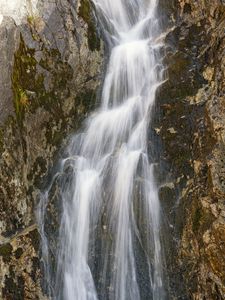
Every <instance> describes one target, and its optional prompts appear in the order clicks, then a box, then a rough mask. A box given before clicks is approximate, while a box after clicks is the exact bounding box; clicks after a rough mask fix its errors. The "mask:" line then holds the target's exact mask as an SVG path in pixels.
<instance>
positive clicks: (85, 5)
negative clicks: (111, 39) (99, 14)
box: [78, 0, 100, 51]
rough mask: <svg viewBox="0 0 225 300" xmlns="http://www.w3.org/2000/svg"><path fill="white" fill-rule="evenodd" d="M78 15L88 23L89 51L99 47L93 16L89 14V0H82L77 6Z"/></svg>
mask: <svg viewBox="0 0 225 300" xmlns="http://www.w3.org/2000/svg"><path fill="white" fill-rule="evenodd" d="M78 15H79V16H80V17H81V18H82V19H83V20H84V21H85V22H86V23H87V25H88V46H89V48H90V50H91V51H95V50H99V49H100V39H99V37H98V34H97V31H96V27H95V23H94V22H93V17H92V15H91V4H90V1H89V0H82V1H81V5H80V8H79V12H78Z"/></svg>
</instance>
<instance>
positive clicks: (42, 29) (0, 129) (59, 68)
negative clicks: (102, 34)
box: [0, 0, 103, 300]
mask: <svg viewBox="0 0 225 300" xmlns="http://www.w3.org/2000/svg"><path fill="white" fill-rule="evenodd" d="M21 2H23V3H21ZM1 3H2V1H0V4H1ZM26 3H27V2H26V1H20V4H21V5H25V4H26ZM3 4H4V5H5V6H4V10H1V12H2V14H3V15H5V17H4V18H2V17H1V24H0V68H1V72H0V153H1V158H0V299H7V300H11V299H12V300H15V299H16V300H20V299H45V296H44V295H43V292H42V288H41V279H42V275H41V268H40V259H39V257H40V253H39V249H40V247H39V243H40V237H39V233H38V230H37V225H36V218H35V208H36V205H37V202H38V195H39V190H40V188H43V187H44V183H45V179H46V176H47V174H48V172H49V170H50V169H51V167H52V165H53V162H54V160H55V159H56V154H57V153H59V150H60V148H61V147H62V145H63V144H64V142H65V141H66V138H68V137H69V134H70V133H72V132H73V131H74V130H76V129H77V128H78V127H79V126H80V124H81V121H82V120H83V119H84V118H85V116H86V115H87V113H88V112H89V111H90V110H92V109H93V107H95V105H96V92H97V90H98V87H99V84H100V74H101V71H102V61H103V47H102V42H101V41H100V39H99V37H98V33H97V32H96V30H95V20H94V15H93V12H92V9H91V5H90V2H89V1H87V0H84V1H81V2H80V1H72V0H71V1H69V0H55V1H44V0H39V1H35V9H33V10H32V9H31V8H30V7H27V10H26V6H24V7H22V6H21V10H20V11H18V10H16V12H15V14H13V13H12V12H11V11H7V9H6V8H7V7H6V4H5V3H3ZM15 4H16V1H15ZM19 12H22V13H23V14H21V15H20V16H17V15H16V13H18V14H19ZM58 155H60V154H58Z"/></svg>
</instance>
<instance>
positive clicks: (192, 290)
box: [156, 0, 225, 300]
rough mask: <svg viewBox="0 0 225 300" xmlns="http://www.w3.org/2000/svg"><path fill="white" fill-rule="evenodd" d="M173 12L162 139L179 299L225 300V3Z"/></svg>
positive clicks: (187, 5) (177, 6) (182, 4)
mask: <svg viewBox="0 0 225 300" xmlns="http://www.w3.org/2000/svg"><path fill="white" fill-rule="evenodd" d="M167 5H168V4H167ZM168 6H169V7H168V9H169V11H170V12H171V14H169V15H168V17H169V22H168V23H169V24H170V25H169V26H170V29H171V31H170V33H169V34H168V35H167V37H166V45H167V50H166V57H165V65H166V66H167V67H168V69H167V77H168V81H167V82H166V84H165V85H164V86H163V87H162V88H161V90H160V92H159V97H158V98H159V100H158V110H159V111H160V120H159V121H158V123H157V128H156V131H157V134H158V135H159V136H160V137H161V139H162V153H161V158H162V160H163V163H164V165H165V166H166V168H167V171H168V173H167V183H166V184H165V185H164V186H163V187H162V188H161V199H162V202H163V205H164V208H165V209H166V210H167V216H168V218H169V222H170V224H171V228H172V229H171V230H170V240H171V241H170V243H169V247H168V248H169V250H168V251H170V253H168V254H167V260H168V272H170V274H171V280H170V281H171V282H170V288H171V290H172V292H171V294H173V295H174V297H175V299H196V300H197V299H198V300H200V299H207V300H208V299H209V300H211V299H212V300H213V299H225V255H224V253H225V39H224V37H225V34H224V33H225V30H224V29H225V3H224V1H219V0H214V1H206V0H205V1H201V0H197V1H189V0H180V1H171V3H170V5H168ZM169 174H170V176H169ZM166 243H167V242H166ZM177 257H178V259H177ZM178 278H179V281H178ZM178 282H180V283H178ZM180 284H181V285H182V289H181V290H179V285H180ZM174 285H175V286H176V288H175V289H174ZM175 290H176V291H175Z"/></svg>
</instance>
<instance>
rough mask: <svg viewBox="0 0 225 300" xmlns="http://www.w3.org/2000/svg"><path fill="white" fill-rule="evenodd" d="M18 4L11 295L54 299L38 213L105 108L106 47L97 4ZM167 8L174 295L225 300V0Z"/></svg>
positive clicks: (5, 168) (11, 53)
mask: <svg viewBox="0 0 225 300" xmlns="http://www.w3.org/2000/svg"><path fill="white" fill-rule="evenodd" d="M14 3H15V5H17V6H15V7H14V9H13V8H12V7H11V8H10V9H11V10H9V9H8V10H7V7H6V6H5V7H4V9H3V8H2V6H1V1H0V12H2V15H1V14H0V66H1V70H2V71H1V72H0V152H1V159H0V198H1V199H0V299H7V300H10V299H16V300H19V299H46V298H47V296H45V295H44V292H43V288H42V286H43V285H42V283H41V279H42V278H43V274H42V273H41V272H42V271H41V270H42V268H41V264H42V262H41V261H40V253H39V249H40V247H39V242H40V237H39V233H38V230H37V225H36V218H35V207H36V205H37V202H38V195H39V191H40V189H41V188H43V187H44V185H45V182H46V181H48V176H47V175H48V172H49V170H50V169H51V167H52V166H53V162H54V160H55V159H56V157H57V156H59V155H60V147H62V146H63V145H64V144H65V143H66V139H67V138H68V137H69V135H70V134H71V133H72V132H73V131H74V130H76V129H78V128H79V126H80V124H81V121H82V120H83V119H84V118H85V116H86V115H87V114H88V112H89V111H91V110H92V109H93V108H94V107H95V105H96V93H97V91H98V87H99V84H100V81H101V80H100V74H101V71H102V62H103V49H102V48H103V47H102V42H101V41H100V39H99V34H98V32H97V31H96V28H97V27H96V26H95V18H94V14H93V9H92V7H91V3H90V2H89V1H88V0H81V1H75V0H53V1H50V0H46V1H44V0H35V1H30V2H29V5H28V4H26V3H28V1H27V2H26V1H23V0H18V1H14ZM18 7H19V8H20V12H21V13H20V14H19V15H18V14H17V13H16V12H18ZM160 10H161V11H163V15H164V16H165V17H164V18H163V19H162V24H163V25H164V26H165V27H166V28H167V29H168V32H169V33H168V34H167V35H166V40H165V44H166V49H165V53H164V55H165V59H164V63H165V65H166V66H167V71H166V77H167V78H168V80H167V82H166V83H165V84H164V85H163V86H162V87H161V88H160V89H159V92H158V97H157V104H156V112H157V116H156V118H155V119H156V120H155V126H154V127H155V132H154V135H155V138H156V141H158V145H159V149H158V150H160V152H159V154H160V155H159V156H160V158H159V161H160V164H161V167H162V169H163V170H164V174H163V175H162V177H163V176H164V175H165V174H166V176H164V179H163V183H162V186H161V188H160V196H161V202H162V205H163V210H164V215H165V220H166V221H165V228H167V229H165V230H167V233H168V235H167V237H168V239H165V238H164V243H165V248H166V258H167V269H168V275H169V277H170V280H169V290H170V294H171V296H170V298H171V299H184V300H187V299H195V300H200V299H207V300H211V299H212V300H214V299H225V256H224V253H225V203H224V198H225V169H224V163H225V98H224V91H225V87H224V85H225V79H224V77H225V67H224V62H225V55H224V54H225V53H224V49H225V45H224V43H225V42H224V28H225V3H224V1H222V0H214V1H207V0H204V1H203V0H196V1H189V0H171V1H166V0H160ZM161 14H162V13H161ZM3 15H4V17H3ZM168 225H169V226H168ZM168 228H169V229H168ZM164 236H165V235H164Z"/></svg>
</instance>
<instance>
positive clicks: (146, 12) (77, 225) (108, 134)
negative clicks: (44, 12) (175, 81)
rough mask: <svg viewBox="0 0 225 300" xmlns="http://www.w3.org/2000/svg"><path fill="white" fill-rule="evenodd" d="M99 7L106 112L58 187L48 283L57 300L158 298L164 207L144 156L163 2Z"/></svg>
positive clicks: (158, 68)
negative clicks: (105, 47)
mask: <svg viewBox="0 0 225 300" xmlns="http://www.w3.org/2000/svg"><path fill="white" fill-rule="evenodd" d="M93 2H94V5H95V7H96V11H97V14H98V18H99V21H100V24H101V26H102V28H103V29H104V32H105V36H106V40H107V41H108V44H109V48H110V49H111V55H110V60H109V65H108V68H107V72H106V78H105V81H104V86H103V92H102V104H101V107H100V108H99V109H98V110H97V111H96V112H95V113H94V114H92V115H91V116H90V117H89V118H88V120H87V121H86V126H85V130H84V131H83V133H79V134H76V135H75V136H74V137H73V138H72V140H71V142H70V144H69V146H68V149H67V153H68V157H67V158H65V159H63V160H62V161H61V164H60V170H59V172H58V173H57V174H56V175H55V177H54V179H53V182H54V181H55V180H56V178H57V185H58V188H59V190H60V197H61V203H62V214H61V220H60V229H59V237H58V239H59V242H58V251H57V257H56V267H55V273H56V275H55V276H53V275H51V274H50V271H49V272H48V273H49V274H47V277H48V278H50V279H49V285H50V286H51V293H52V294H53V299H65V300H97V299H98V300H100V299H101V300H103V299H104V300H107V299H109V300H139V299H145V300H146V299H154V300H162V299H164V298H165V291H164V286H163V285H164V284H163V267H162V253H161V252H162V251H161V244H160V203H159V199H158V193H157V187H156V183H155V179H154V162H153V160H152V158H151V155H149V154H148V153H149V149H148V148H149V145H148V128H149V123H150V120H151V113H152V107H153V104H154V100H155V93H156V90H157V87H158V86H159V85H160V84H161V82H162V74H163V67H162V64H161V60H160V55H159V49H160V47H162V45H161V44H160V43H159V39H158V37H159V28H158V20H157V17H156V8H157V0H129V1H125V0H94V1H93ZM150 150H151V149H150ZM68 169H69V172H68ZM66 170H67V171H66ZM49 190H50V188H49ZM47 199H48V191H47V192H46V193H45V194H44V197H43V200H42V201H41V205H40V210H39V217H40V218H39V219H40V225H41V232H42V237H43V255H44V256H45V263H46V266H47V268H46V270H49V268H48V266H49V264H50V259H48V257H49V248H48V240H47V238H46V236H45V232H44V231H45V230H44V226H45V225H44V218H45V217H44V216H45V213H46V212H45V209H46V203H47ZM53 277H54V279H52V278H53Z"/></svg>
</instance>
